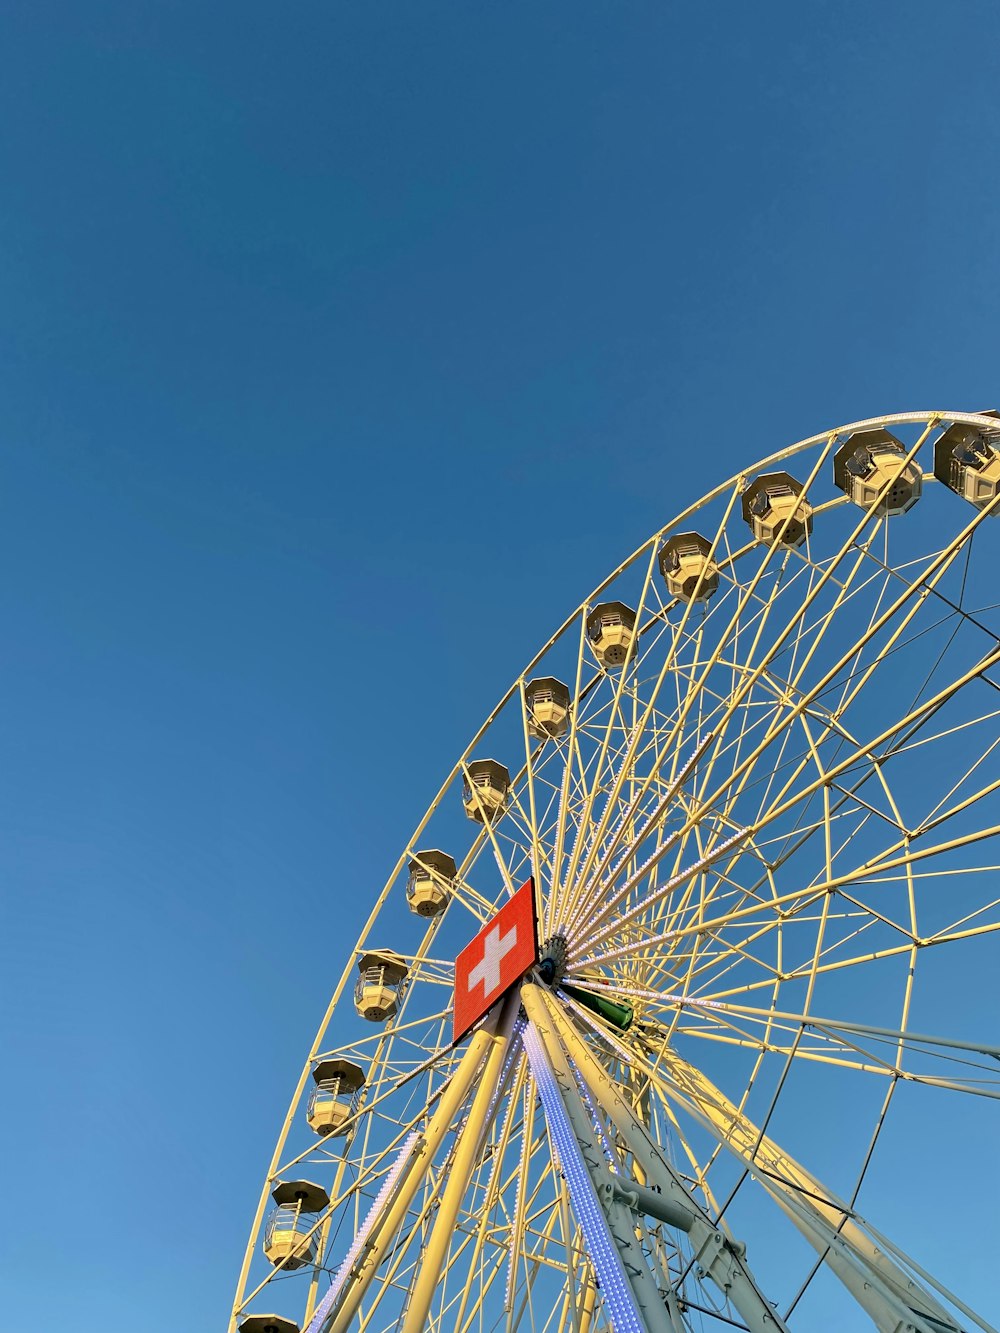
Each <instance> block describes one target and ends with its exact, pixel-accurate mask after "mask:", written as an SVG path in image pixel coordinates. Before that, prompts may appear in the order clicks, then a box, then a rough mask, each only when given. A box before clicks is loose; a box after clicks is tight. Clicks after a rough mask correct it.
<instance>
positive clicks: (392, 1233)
mask: <svg viewBox="0 0 1000 1333" xmlns="http://www.w3.org/2000/svg"><path fill="white" fill-rule="evenodd" d="M493 1040H494V1039H493V1037H492V1035H491V1034H490V1033H489V1032H487V1031H484V1030H483V1029H482V1028H481V1029H480V1030H479V1031H478V1032H476V1033H475V1034H474V1035H473V1037H472V1040H471V1041H470V1042H469V1045H468V1048H467V1050H466V1052H465V1054H464V1055H463V1056H462V1059H461V1061H460V1063H459V1066H458V1068H457V1069H456V1070H455V1073H454V1075H453V1076H452V1079H451V1082H450V1083H449V1084H448V1086H447V1087H446V1088H445V1090H444V1092H443V1093H442V1094H441V1100H440V1101H439V1102H438V1105H437V1109H436V1110H435V1112H434V1114H433V1116H431V1119H430V1122H429V1123H428V1125H427V1128H426V1130H425V1131H424V1134H423V1137H422V1142H421V1145H420V1148H419V1150H418V1156H417V1160H416V1161H415V1162H414V1164H413V1166H412V1168H411V1169H410V1171H409V1172H408V1174H407V1176H406V1178H405V1180H404V1181H403V1183H402V1185H401V1186H400V1189H399V1192H398V1194H397V1195H396V1197H395V1199H394V1200H393V1202H392V1203H391V1204H390V1205H389V1208H388V1211H387V1212H386V1215H385V1217H384V1219H382V1220H381V1221H380V1222H377V1223H376V1224H375V1225H374V1226H373V1228H372V1234H371V1238H370V1240H369V1244H368V1247H367V1250H366V1252H365V1255H364V1257H363V1258H362V1259H361V1260H360V1262H359V1264H358V1267H357V1269H356V1270H355V1272H354V1273H353V1274H352V1276H351V1278H350V1279H349V1281H348V1285H347V1286H346V1287H345V1290H344V1293H343V1296H342V1297H341V1299H340V1301H339V1302H338V1305H337V1308H336V1309H335V1310H334V1311H331V1313H330V1314H329V1316H328V1317H327V1318H326V1319H325V1320H324V1321H323V1324H322V1326H321V1329H320V1333H345V1330H346V1329H347V1328H348V1327H349V1326H350V1324H351V1321H352V1320H353V1318H354V1316H355V1314H356V1313H357V1309H358V1306H359V1305H360V1303H361V1300H362V1298H363V1297H364V1295H365V1292H367V1290H368V1288H369V1287H370V1286H371V1284H372V1281H373V1279H374V1277H375V1274H376V1273H377V1271H378V1268H379V1265H380V1264H381V1262H382V1260H383V1259H384V1258H385V1255H386V1252H387V1250H388V1249H389V1248H390V1246H391V1245H392V1242H393V1240H394V1239H395V1237H396V1233H397V1232H398V1230H399V1228H400V1226H401V1225H402V1223H403V1219H404V1218H405V1217H406V1215H407V1213H408V1212H409V1210H410V1205H411V1204H412V1202H413V1200H414V1197H415V1196H416V1193H417V1190H418V1189H419V1187H420V1184H421V1182H422V1181H423V1179H424V1176H425V1175H426V1174H427V1169H428V1167H429V1166H430V1164H431V1162H432V1161H433V1159H434V1154H435V1152H436V1151H437V1149H438V1146H439V1145H440V1143H441V1140H442V1138H443V1137H444V1135H445V1134H446V1133H447V1131H448V1129H449V1128H450V1126H451V1123H452V1121H453V1120H454V1119H455V1116H456V1115H457V1113H458V1111H459V1109H460V1107H461V1105H462V1103H463V1102H464V1101H465V1099H466V1097H467V1096H468V1095H469V1090H470V1089H471V1087H472V1084H473V1081H474V1079H475V1077H476V1074H477V1072H478V1070H479V1066H480V1065H481V1064H482V1061H483V1056H484V1055H485V1053H486V1051H487V1050H488V1048H489V1047H490V1045H491V1044H492V1042H493Z"/></svg>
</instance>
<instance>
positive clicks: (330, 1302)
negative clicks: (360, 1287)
mask: <svg viewBox="0 0 1000 1333" xmlns="http://www.w3.org/2000/svg"><path fill="white" fill-rule="evenodd" d="M419 1138H420V1135H419V1134H418V1133H416V1131H414V1132H413V1133H412V1134H407V1136H406V1138H405V1139H404V1140H403V1146H402V1148H400V1150H399V1155H398V1157H397V1158H396V1160H395V1161H394V1162H393V1164H392V1166H391V1167H390V1168H389V1174H388V1175H387V1176H386V1178H385V1180H383V1181H382V1185H381V1188H380V1189H379V1191H378V1193H377V1194H376V1195H375V1198H374V1199H373V1200H372V1206H371V1207H370V1208H369V1209H368V1213H367V1215H366V1217H365V1220H364V1221H363V1222H362V1223H361V1226H360V1227H359V1229H358V1234H357V1235H356V1236H355V1237H354V1240H353V1241H352V1243H351V1248H350V1249H349V1250H348V1251H347V1254H346V1255H345V1257H344V1262H343V1263H342V1264H341V1265H340V1267H339V1268H338V1269H337V1272H336V1274H335V1276H334V1279H333V1282H332V1284H331V1286H330V1290H329V1291H328V1292H327V1293H326V1295H325V1296H324V1297H323V1299H322V1300H321V1301H320V1303H319V1305H317V1306H316V1310H315V1313H314V1314H313V1317H312V1319H310V1321H309V1323H308V1325H307V1326H306V1329H305V1333H321V1329H322V1328H323V1325H324V1324H325V1323H326V1321H327V1316H328V1315H329V1314H330V1313H331V1311H332V1310H333V1308H334V1306H335V1305H336V1303H337V1300H338V1298H339V1297H340V1294H341V1292H342V1291H343V1290H344V1287H345V1286H346V1285H347V1279H348V1278H349V1277H350V1275H351V1270H352V1269H353V1268H354V1264H355V1262H356V1260H357V1257H358V1255H359V1254H360V1253H361V1250H362V1248H363V1247H364V1244H365V1242H366V1241H367V1239H368V1237H369V1235H370V1234H371V1230H372V1227H373V1226H374V1223H375V1219H376V1218H377V1217H378V1215H379V1213H380V1212H381V1210H382V1208H383V1206H384V1204H385V1203H386V1200H387V1199H388V1198H389V1196H390V1195H391V1194H392V1192H393V1190H394V1189H395V1188H396V1185H397V1183H398V1181H399V1178H400V1176H401V1175H402V1174H403V1171H404V1169H405V1168H406V1166H407V1164H408V1163H409V1161H410V1159H411V1158H412V1156H413V1149H414V1147H415V1146H416V1143H417V1140H418V1139H419Z"/></svg>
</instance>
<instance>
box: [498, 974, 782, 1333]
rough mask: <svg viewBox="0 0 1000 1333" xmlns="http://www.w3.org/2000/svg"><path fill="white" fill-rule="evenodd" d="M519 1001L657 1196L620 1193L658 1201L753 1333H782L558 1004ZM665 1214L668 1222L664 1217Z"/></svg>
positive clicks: (724, 1239)
mask: <svg viewBox="0 0 1000 1333" xmlns="http://www.w3.org/2000/svg"><path fill="white" fill-rule="evenodd" d="M521 999H522V1001H523V1003H524V1007H525V1010H526V1011H527V1013H528V1016H529V1018H530V1019H531V1020H532V1022H533V1023H535V1024H536V1026H537V1027H538V1030H539V1032H540V1034H541V1035H542V1036H543V1037H544V1038H545V1041H546V1044H547V1045H549V1046H553V1047H555V1048H557V1049H561V1050H563V1051H564V1052H565V1053H566V1054H567V1055H568V1056H570V1057H571V1058H572V1060H573V1063H574V1064H575V1065H576V1067H577V1069H578V1070H579V1072H580V1074H581V1076H582V1078H583V1081H584V1082H585V1083H586V1085H587V1087H588V1088H589V1089H590V1092H591V1094H592V1096H593V1097H594V1098H595V1100H596V1101H597V1103H598V1105H599V1106H600V1107H601V1109H602V1110H603V1111H604V1113H605V1114H606V1115H607V1116H608V1118H609V1119H610V1120H611V1121H612V1122H613V1124H614V1126H615V1128H616V1130H617V1131H618V1133H619V1134H621V1136H622V1138H623V1139H624V1140H625V1142H626V1143H627V1144H628V1147H629V1151H630V1152H631V1153H632V1156H633V1158H634V1159H635V1162H636V1164H637V1165H638V1166H639V1167H640V1168H641V1170H642V1172H643V1174H644V1175H645V1177H646V1179H647V1181H649V1182H650V1183H651V1184H652V1185H653V1186H654V1187H657V1188H658V1189H659V1191H660V1193H659V1194H657V1193H656V1190H655V1189H652V1190H651V1189H645V1188H643V1187H641V1186H637V1185H635V1184H634V1183H633V1182H622V1187H623V1188H625V1189H628V1190H631V1191H634V1192H635V1194H636V1198H637V1202H638V1203H640V1204H641V1205H642V1206H643V1211H647V1209H646V1207H645V1205H646V1204H649V1203H650V1202H651V1198H650V1196H652V1198H653V1199H656V1200H658V1207H659V1209H660V1211H653V1210H652V1209H649V1210H648V1211H649V1215H650V1216H652V1217H657V1218H659V1219H660V1220H661V1221H668V1224H669V1225H672V1226H678V1227H680V1229H681V1230H683V1231H686V1232H687V1233H688V1235H689V1237H690V1239H691V1245H692V1249H693V1251H694V1253H695V1258H696V1260H697V1262H698V1263H699V1264H700V1265H701V1266H702V1267H703V1268H704V1269H705V1271H706V1272H707V1274H708V1275H709V1277H711V1279H712V1281H713V1282H714V1283H715V1285H716V1286H717V1287H718V1288H719V1289H720V1291H721V1292H722V1293H723V1295H724V1296H725V1297H727V1298H728V1299H729V1300H730V1301H732V1303H733V1305H734V1306H735V1308H736V1309H737V1310H738V1311H739V1313H740V1314H741V1315H742V1316H743V1319H744V1320H745V1321H746V1324H747V1327H748V1328H749V1329H751V1330H753V1333H788V1330H787V1326H786V1325H785V1323H784V1322H783V1320H782V1319H781V1317H780V1316H779V1315H778V1313H777V1312H776V1311H775V1310H774V1308H773V1307H772V1306H771V1304H770V1303H769V1302H768V1300H767V1298H766V1297H765V1296H764V1294H763V1292H762V1291H761V1290H760V1288H759V1287H758V1286H757V1283H756V1281H755V1280H754V1277H753V1274H752V1272H751V1271H750V1268H749V1265H748V1264H747V1262H746V1259H745V1257H744V1254H743V1247H742V1246H741V1245H739V1244H738V1243H737V1242H735V1241H732V1240H731V1239H730V1238H729V1237H728V1236H726V1235H725V1234H724V1232H723V1231H722V1230H720V1228H719V1227H718V1226H716V1224H715V1223H714V1222H713V1221H712V1219H711V1218H710V1217H709V1215H708V1214H707V1213H706V1212H704V1211H703V1210H702V1209H701V1208H700V1207H699V1206H698V1204H697V1202H696V1201H695V1199H694V1198H693V1197H692V1195H691V1193H690V1191H689V1190H688V1189H687V1188H686V1186H685V1185H684V1184H683V1182H682V1181H681V1180H680V1179H679V1178H678V1177H677V1175H676V1173H675V1172H674V1169H673V1167H672V1166H671V1165H670V1163H669V1162H668V1161H667V1159H666V1156H665V1155H664V1153H663V1151H662V1149H661V1148H660V1146H659V1144H657V1143H656V1142H655V1140H654V1139H653V1138H652V1136H651V1135H650V1133H649V1130H648V1129H647V1128H646V1126H645V1125H643V1124H642V1123H641V1121H640V1120H639V1119H638V1118H637V1117H636V1115H635V1114H634V1112H633V1111H632V1108H631V1107H630V1106H629V1105H628V1103H627V1102H626V1101H625V1099H624V1097H622V1095H621V1092H620V1091H619V1089H618V1086H617V1085H616V1084H615V1082H614V1081H613V1080H612V1079H611V1078H610V1076H609V1075H608V1073H607V1072H606V1070H605V1069H604V1068H603V1067H602V1066H601V1064H600V1063H599V1062H598V1060H597V1059H596V1058H595V1056H594V1054H593V1052H592V1051H591V1049H590V1047H589V1046H588V1045H587V1044H586V1043H585V1042H584V1041H583V1040H582V1038H581V1037H580V1034H579V1033H578V1032H577V1031H576V1029H575V1028H574V1027H573V1026H572V1024H571V1023H570V1021H569V1019H568V1018H567V1017H566V1015H565V1013H564V1012H563V1011H562V1009H561V1008H560V1006H559V1004H558V1002H557V1001H556V1000H555V999H554V997H553V996H552V995H551V994H550V993H549V992H547V991H545V990H543V989H542V987H540V986H535V985H532V984H526V985H524V986H522V988H521ZM640 1191H641V1193H640ZM667 1210H669V1219H668V1217H667V1216H665V1213H666V1212H667Z"/></svg>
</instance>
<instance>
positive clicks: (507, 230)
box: [0, 0, 1000, 1333]
mask: <svg viewBox="0 0 1000 1333" xmlns="http://www.w3.org/2000/svg"><path fill="white" fill-rule="evenodd" d="M998 37H1000V11H998V10H997V7H996V6H995V5H994V4H992V3H957V4H952V5H940V4H930V3H924V2H923V0H920V2H918V3H907V4H902V3H884V4H879V5H871V4H859V3H837V4H827V3H812V4H809V5H801V4H789V3H770V4H767V5H759V6H758V5H753V6H751V5H745V4H734V3H720V4H716V5H713V6H696V5H690V6H678V5H669V4H666V3H663V0H660V2H659V3H644V2H642V0H635V2H634V3H629V4H597V3H589V0H574V3H568V2H565V0H547V2H545V3H531V4H528V3H521V2H520V0H512V2H511V3H506V4H502V5H500V4H483V3H475V2H472V0H470V2H468V3H458V2H455V0H453V2H452V3H433V2H431V3H428V2H426V0H421V2H420V3H405V4H404V3H395V4H393V3H386V4H372V3H358V2H356V0H337V2H336V3H330V2H329V0H328V2H327V3H322V4H320V3H312V2H311V0H304V2H303V3H301V4H297V5H281V6H277V5H273V4H259V3H256V2H255V0H249V2H246V3H242V4H240V5H236V4H233V3H229V2H227V0H223V2H222V3H219V4H216V5H212V6H205V5H195V4H193V3H188V2H186V0H177V2H176V3H169V4H168V3H153V4H145V5H143V4H138V5H137V4H135V3H127V4H126V3H108V2H107V0H95V2H94V3H92V4H87V5H80V4H69V3H66V0H60V2H58V3H55V2H53V0H30V2H28V3H26V2H24V0H8V2H7V3H6V4H5V5H4V7H3V14H2V15H0V124H2V125H3V130H2V132H0V182H2V187H3V188H2V204H0V310H2V317H0V340H2V341H0V356H2V371H0V440H2V446H0V448H2V456H3V462H4V466H3V472H4V476H3V484H2V487H0V506H2V513H0V615H2V620H3V626H4V634H3V673H2V678H3V681H4V688H3V704H2V730H3V742H4V744H3V752H4V757H5V762H4V764H3V766H2V768H0V809H2V811H3V814H2V824H0V827H2V836H0V876H2V882H3V885H4V893H5V898H6V908H5V912H4V943H3V946H2V947H3V953H4V980H5V990H6V999H5V1001H4V1006H3V1013H4V1020H5V1026H7V1027H8V1033H7V1039H6V1045H7V1057H6V1059H7V1076H8V1096H7V1097H6V1098H5V1104H4V1107H3V1110H2V1112H0V1124H2V1126H3V1131H4V1141H5V1142H6V1144H7V1147H8V1155H7V1161H6V1164H5V1171H4V1178H5V1188H6V1207H5V1209H4V1222H3V1224H2V1230H3V1231H5V1232H6V1233H7V1235H6V1237H5V1239H4V1243H3V1246H2V1248H3V1249H4V1251H5V1252H6V1253H7V1255H8V1256H9V1258H8V1262H7V1264H6V1265H5V1267H6V1270H7V1276H6V1278H5V1279H4V1281H5V1283H6V1284H7V1285H6V1287H5V1288H4V1293H3V1298H4V1308H5V1311H6V1315H7V1319H8V1322H9V1323H10V1325H11V1327H27V1326H31V1327H39V1328H56V1327H60V1326H62V1325H63V1324H64V1323H66V1324H70V1323H71V1324H72V1326H73V1327H74V1328H76V1329H79V1330H81V1333H89V1331H90V1330H91V1329H94V1330H96V1329H98V1328H100V1329H101V1330H103V1331H104V1333H107V1331H108V1330H119V1329H121V1330H125V1329H130V1330H131V1329H134V1328H141V1329H143V1330H144V1331H148V1333H161V1331H162V1333H167V1330H168V1329H169V1330H173V1329H175V1328H176V1327H177V1320H178V1317H179V1316H180V1315H183V1318H182V1319H181V1322H182V1323H183V1325H184V1326H185V1327H190V1328H192V1329H194V1328H198V1329H200V1328H205V1329H209V1328H214V1327H219V1326H220V1322H221V1320H222V1318H223V1316H224V1314H225V1312H226V1311H227V1309H228V1301H229V1299H230V1295H231V1289H232V1285H233V1281H234V1277H235V1272H236V1268H237V1266H238V1260H239V1254H240V1251H241V1247H242V1244H243V1239H244V1236H245V1232H246V1228H247V1225H248V1222H249V1219H250V1216H251V1213H252V1209H253V1206H254V1202H255V1198H256V1191H257V1188H258V1182H259V1179H260V1175H261V1173H262V1170H263V1168H264V1166H265V1164H266V1159H267V1156H268V1154H269V1152H270V1148H271V1145H272V1143H273V1139H274V1135H275V1132H276V1129H277V1125H278V1123H279V1121H280V1118H281V1116H282V1114H283V1111H284V1104H285V1102H286V1100H287V1096H288V1092H289V1091H290V1087H291V1083H292V1081H293V1079H294V1077H295V1074H296V1072H297V1069H298V1067H299V1064H300V1061H301V1059H302V1056H303V1054H304V1051H305V1049H306V1047H307V1044H308V1042H309V1040H310V1038H311V1035H312V1031H313V1029H314V1026H315V1023H316V1021H317V1018H318V1016H319V1013H320V1011H321V1009H322V1007H323V1005H324V1004H325V1001H326V998H327V995H328V993H329V989H330V986H331V984H332V980H333V978H334V977H335V975H336V974H337V972H338V971H339V968H340V965H341V959H342V957H343V950H344V948H345V947H346V944H345V934H346V935H349V936H350V940H351V941H353V938H354V930H355V926H356V924H357V922H356V917H359V916H360V912H361V905H362V904H363V903H364V901H365V899H366V896H367V895H368V894H369V893H371V892H373V891H374V889H375V888H376V887H378V886H380V885H381V883H382V881H383V878H384V875H385V873H386V870H387V867H388V866H389V864H390V863H391V861H392V860H394V859H395V855H396V852H397V849H398V847H399V845H400V843H401V842H402V841H403V840H404V839H405V838H406V836H407V835H408V833H409V831H410V829H411V827H412V826H413V824H414V823H415V822H416V819H417V817H418V816H419V814H420V813H421V812H422V810H423V809H424V807H425V805H426V804H427V802H428V801H429V799H430V798H431V796H432V795H433V793H434V792H435V791H436V789H437V786H438V785H439V781H440V778H441V777H442V775H443V773H444V771H445V770H446V769H447V768H448V767H450V765H451V763H452V762H453V761H454V759H455V757H456V756H457V754H458V753H459V752H460V751H461V749H462V748H463V747H464V745H465V742H466V740H467V739H468V737H469V736H470V734H471V733H472V732H473V731H474V730H475V729H476V727H477V726H478V724H479V722H480V720H481V718H482V716H483V715H484V714H485V712H486V711H487V710H488V709H489V708H490V707H491V706H492V704H493V703H494V701H495V699H496V698H497V696H498V695H499V694H500V693H501V691H502V690H503V689H504V688H505V687H506V685H507V683H508V682H509V680H510V679H511V678H512V677H513V676H514V675H515V674H516V673H517V671H518V670H519V669H520V666H521V664H522V663H523V661H525V660H526V659H527V658H528V657H529V656H531V655H532V653H533V652H534V650H535V648H536V646H537V645H538V643H539V642H540V641H541V640H542V639H543V638H545V637H546V636H547V635H548V633H549V632H550V631H551V630H552V629H553V628H554V627H555V625H556V624H557V623H558V622H559V621H561V620H562V618H563V617H564V615H565V614H566V613H567V612H568V611H569V610H571V609H572V607H573V606H574V605H576V603H577V602H579V601H580V599H581V598H582V597H583V596H584V595H585V594H586V592H587V590H588V589H589V588H590V587H591V586H592V585H593V584H594V583H596V582H597V581H598V579H599V578H600V577H602V576H603V574H604V573H605V572H606V571H607V570H608V569H609V568H611V567H612V566H613V565H614V564H617V563H618V561H619V559H620V558H621V557H622V556H624V555H625V554H626V553H627V552H628V551H630V550H632V549H633V548H634V547H635V546H637V545H638V544H639V542H640V541H641V540H643V539H644V538H645V537H646V535H647V534H648V533H649V532H650V531H652V530H653V529H655V528H657V527H659V526H660V525H661V524H663V523H664V522H665V521H666V520H667V519H668V518H669V517H670V516H671V515H672V514H673V513H674V512H676V511H677V510H678V509H680V508H682V507H683V506H684V505H685V504H686V503H688V502H690V501H691V500H692V499H694V498H696V497H697V496H698V495H699V494H701V493H702V492H703V491H704V490H706V489H708V488H709V487H710V486H712V485H714V484H715V483H716V482H718V481H720V480H721V479H723V478H724V477H726V476H728V475H729V474H731V473H733V472H734V471H736V470H737V469H738V468H739V467H740V466H742V465H743V464H745V463H746V462H748V461H751V460H753V459H755V458H757V457H759V456H762V455H765V454H767V453H769V452H771V451H772V450H774V449H776V448H779V447H781V446H782V445H784V444H786V443H789V442H791V441H793V440H795V439H797V438H800V437H802V436H805V435H808V434H811V433H812V432H814V431H818V430H821V429H823V428H824V427H827V426H833V425H836V424H838V423H840V422H842V421H847V420H852V419H857V418H861V417H865V416H868V415H871V414H875V413H878V412H885V411H894V410H901V409H907V408H933V407H945V408H948V407H950V408H962V407H966V408H969V409H975V408H977V407H985V406H994V405H998V406H1000V402H998V399H1000V392H998V382H997V364H998V357H997V315H996V306H997V298H998V294H1000V291H998V289H1000V259H998V245H997V224H996V218H997V214H998V204H1000V186H998V183H997V172H996V169H995V168H996V162H997V159H998V156H1000V94H998V92H997V85H996V79H995V77H994V74H993V66H992V64H991V62H990V56H989V53H990V52H991V51H993V50H995V48H996V45H997V39H998ZM401 774H403V775H404V777H403V780H400V775H401ZM320 909H324V910H320ZM309 914H313V915H314V916H316V919H318V920H320V921H323V920H325V921H326V922H327V925H326V929H325V931H324V930H323V929H315V928H308V929H307V928H306V927H305V922H306V921H307V919H308V915H309ZM137 1311H138V1312H139V1313H138V1314H137Z"/></svg>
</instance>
